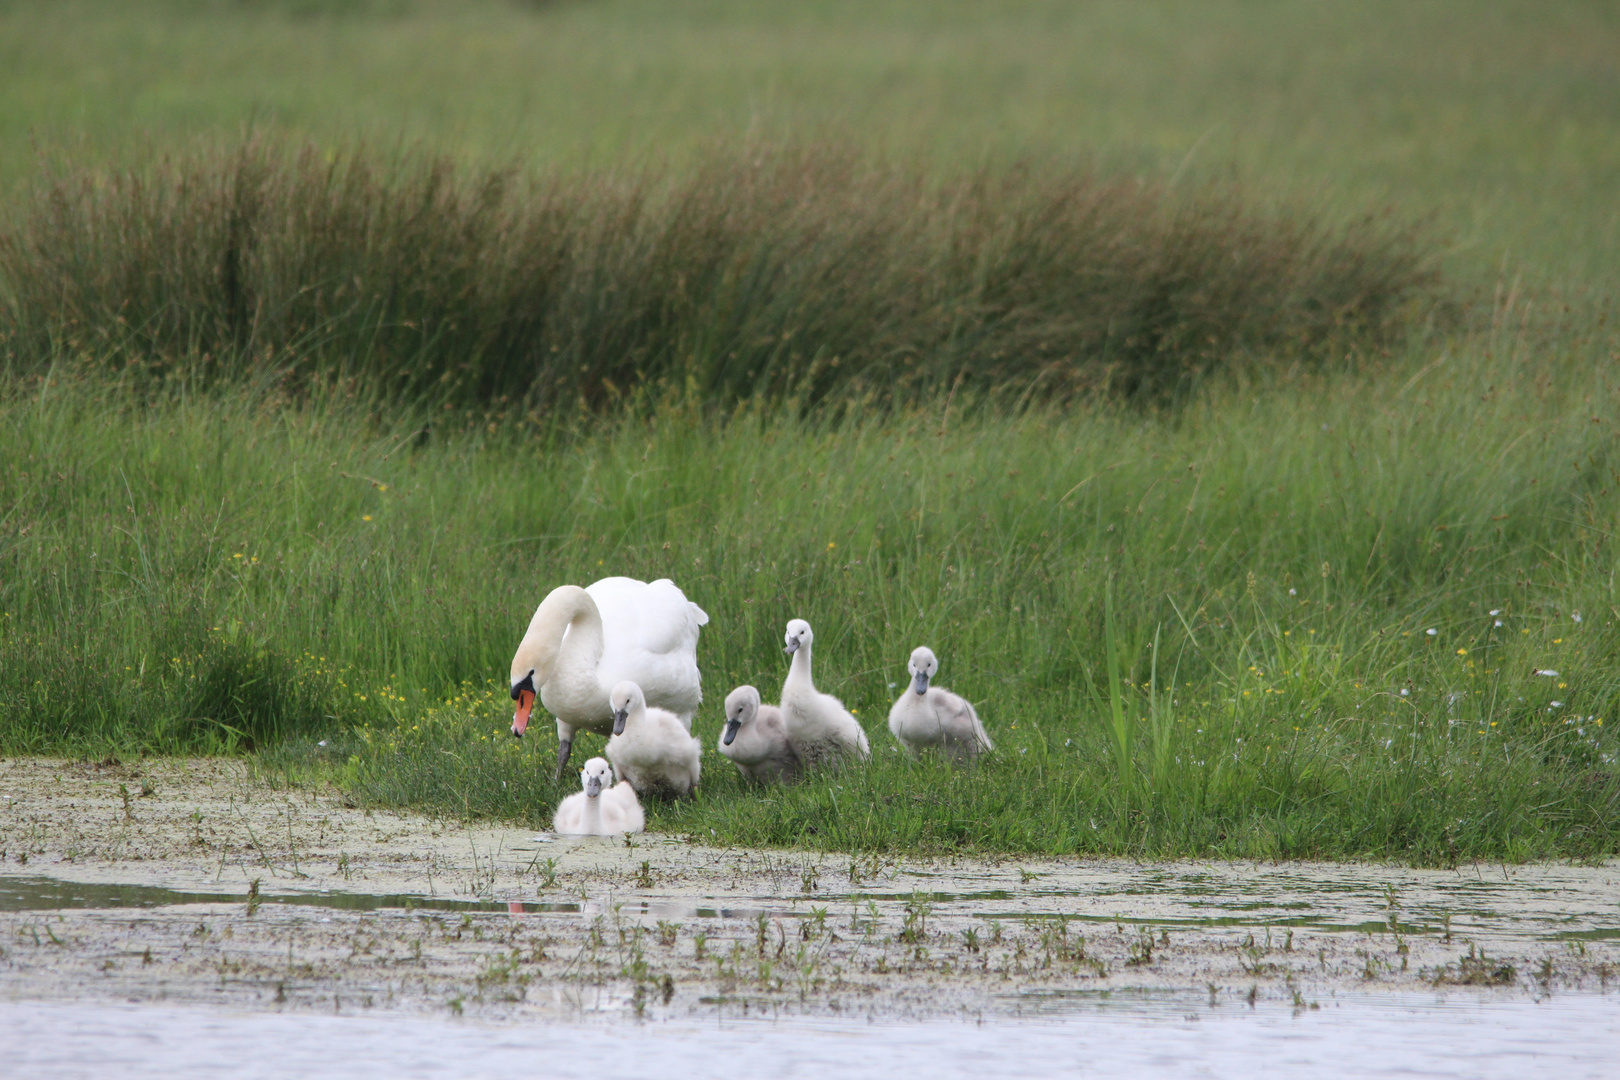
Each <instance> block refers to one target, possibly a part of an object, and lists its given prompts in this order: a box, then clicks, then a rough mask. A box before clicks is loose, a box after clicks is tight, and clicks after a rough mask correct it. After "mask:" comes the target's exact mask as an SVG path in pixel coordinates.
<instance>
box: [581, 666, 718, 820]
mask: <svg viewBox="0 0 1620 1080" xmlns="http://www.w3.org/2000/svg"><path fill="white" fill-rule="evenodd" d="M609 701H610V702H611V704H612V706H613V737H612V738H611V739H609V740H608V744H607V750H606V751H605V753H606V754H607V758H608V760H609V761H611V762H613V768H614V769H615V770H616V771H617V772H618V774H619V775H620V776H622V777H624V778H625V779H626V780H628V781H630V785H631V786H632V787H634V788H635V789H636V791H637V792H639V793H640V794H642V795H660V796H665V797H669V798H677V799H678V798H681V797H682V796H685V795H690V794H692V790H693V789H694V788H696V787H697V782H698V772H699V770H700V769H701V768H702V765H701V761H700V759H701V757H702V753H703V744H702V743H700V742H699V741H698V740H696V739H694V738H693V737H692V736H691V735H690V734H688V733H687V730H686V726H685V725H684V724H682V723H681V720H680V717H678V716H676V715H675V714H674V713H672V712H667V711H666V710H664V709H654V708H648V706H647V699H646V698H645V697H643V696H642V693H641V687H639V686H637V685H636V684H635V683H633V682H630V681H628V680H626V681H624V682H621V683H619V684H618V685H617V686H615V687H614V688H613V692H612V693H611V694H610V695H609Z"/></svg>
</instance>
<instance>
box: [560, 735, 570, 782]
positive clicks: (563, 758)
mask: <svg viewBox="0 0 1620 1080" xmlns="http://www.w3.org/2000/svg"><path fill="white" fill-rule="evenodd" d="M573 752H574V740H573V739H558V740H557V779H558V780H561V779H562V778H563V770H564V769H566V768H567V767H568V755H569V754H571V753H573Z"/></svg>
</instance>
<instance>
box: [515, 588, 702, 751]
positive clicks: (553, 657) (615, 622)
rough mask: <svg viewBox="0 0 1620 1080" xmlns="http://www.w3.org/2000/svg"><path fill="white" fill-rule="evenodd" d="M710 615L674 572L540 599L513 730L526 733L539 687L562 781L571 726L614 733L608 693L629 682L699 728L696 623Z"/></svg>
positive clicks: (518, 671) (522, 664)
mask: <svg viewBox="0 0 1620 1080" xmlns="http://www.w3.org/2000/svg"><path fill="white" fill-rule="evenodd" d="M708 621H709V617H708V616H707V615H705V614H704V613H703V609H702V608H700V607H698V606H697V605H696V604H694V603H692V602H691V601H690V600H688V599H687V598H686V594H685V593H683V592H681V590H680V588H679V587H678V586H677V585H676V584H675V583H674V582H673V581H670V580H669V579H668V578H660V579H659V580H657V581H654V582H652V583H651V584H648V583H647V582H645V581H636V580H635V579H634V578H625V577H610V578H603V579H602V580H601V581H598V582H596V583H595V584H593V585H590V586H589V587H587V588H584V589H581V588H580V587H579V586H577V585H559V586H557V588H555V589H552V590H551V592H550V593H548V594H547V595H546V598H545V599H544V600H542V601H540V606H539V608H537V609H536V610H535V613H534V618H532V619H530V620H529V629H528V631H527V632H526V633H525V634H524V635H523V641H522V642H520V643H519V644H518V647H517V653H516V654H514V655H513V657H512V700H513V701H516V702H517V712H516V713H515V714H514V715H513V717H512V734H513V735H516V736H518V737H519V738H522V737H523V729H524V728H526V727H528V725H529V714H530V712H531V711H532V710H533V708H534V700H535V697H536V695H537V694H538V696H539V698H540V704H542V705H544V706H545V707H546V710H547V711H548V712H550V713H551V715H553V716H555V717H556V718H557V779H558V780H561V779H562V777H563V769H564V768H565V767H566V766H567V765H568V755H569V754H570V753H572V752H573V748H574V732H575V731H578V730H579V729H581V728H583V729H584V730H586V731H594V732H596V733H597V734H599V735H607V734H610V733H611V732H612V730H613V708H612V706H611V705H609V704H608V692H609V691H610V690H612V689H613V687H614V685H615V684H617V683H620V682H623V681H625V680H629V681H631V682H634V683H635V684H636V685H637V686H639V687H641V689H642V693H643V694H645V695H646V698H647V700H648V701H649V702H651V703H652V704H653V705H656V706H657V707H659V708H663V709H668V710H669V711H670V712H672V713H674V714H675V715H676V716H678V717H679V718H680V720H681V723H683V724H685V725H686V729H687V730H688V731H690V730H691V729H692V715H693V714H694V713H696V712H697V709H698V705H699V704H700V703H701V702H702V701H703V687H702V682H701V680H700V679H699V677H698V666H697V641H698V630H699V628H700V627H702V626H703V625H704V624H706V623H707V622H708Z"/></svg>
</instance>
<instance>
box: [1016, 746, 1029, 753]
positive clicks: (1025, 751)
mask: <svg viewBox="0 0 1620 1080" xmlns="http://www.w3.org/2000/svg"><path fill="white" fill-rule="evenodd" d="M1018 752H1019V753H1020V754H1027V753H1029V747H1027V746H1026V747H1024V748H1022V749H1021V750H1019V751H1018Z"/></svg>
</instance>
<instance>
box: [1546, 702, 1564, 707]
mask: <svg viewBox="0 0 1620 1080" xmlns="http://www.w3.org/2000/svg"><path fill="white" fill-rule="evenodd" d="M1563 707H1564V703H1563V702H1562V701H1549V702H1547V708H1549V709H1562V708H1563Z"/></svg>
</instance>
